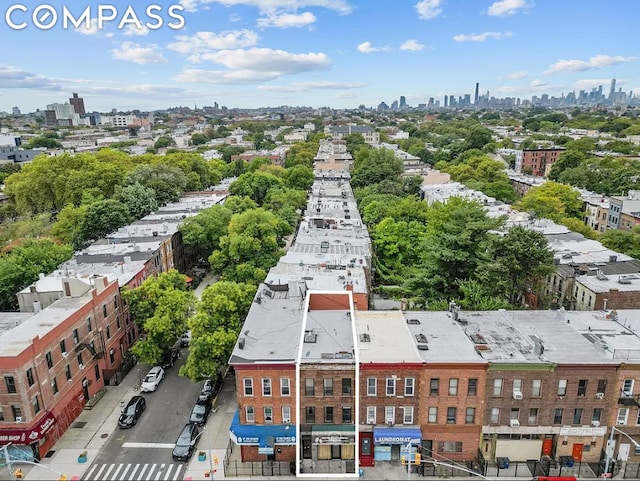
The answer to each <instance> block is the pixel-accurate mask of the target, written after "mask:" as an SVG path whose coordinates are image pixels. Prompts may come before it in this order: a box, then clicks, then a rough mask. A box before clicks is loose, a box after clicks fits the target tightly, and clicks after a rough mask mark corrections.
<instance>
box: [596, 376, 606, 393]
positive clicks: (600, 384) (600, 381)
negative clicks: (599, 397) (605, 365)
mask: <svg viewBox="0 0 640 481" xmlns="http://www.w3.org/2000/svg"><path fill="white" fill-rule="evenodd" d="M596 392H597V393H602V394H604V393H605V392H607V380H606V379H598V390H597V391H596Z"/></svg>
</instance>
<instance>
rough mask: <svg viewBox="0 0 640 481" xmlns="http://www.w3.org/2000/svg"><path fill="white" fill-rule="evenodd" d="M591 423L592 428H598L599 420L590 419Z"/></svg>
mask: <svg viewBox="0 0 640 481" xmlns="http://www.w3.org/2000/svg"><path fill="white" fill-rule="evenodd" d="M591 425H592V426H593V427H594V428H599V427H600V421H591Z"/></svg>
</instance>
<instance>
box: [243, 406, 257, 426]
mask: <svg viewBox="0 0 640 481" xmlns="http://www.w3.org/2000/svg"><path fill="white" fill-rule="evenodd" d="M244 412H245V414H246V416H247V422H248V423H255V422H256V411H255V409H254V408H253V406H247V407H246V408H244Z"/></svg>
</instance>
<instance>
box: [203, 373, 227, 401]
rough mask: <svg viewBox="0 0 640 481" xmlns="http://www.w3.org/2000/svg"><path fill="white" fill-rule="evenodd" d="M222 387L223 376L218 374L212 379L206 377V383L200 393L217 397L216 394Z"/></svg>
mask: <svg viewBox="0 0 640 481" xmlns="http://www.w3.org/2000/svg"><path fill="white" fill-rule="evenodd" d="M221 388H222V376H217V377H215V378H212V379H206V380H205V381H204V384H203V385H202V390H201V391H200V394H202V395H203V396H208V397H211V398H213V397H216V395H217V394H218V393H219V392H220V389H221Z"/></svg>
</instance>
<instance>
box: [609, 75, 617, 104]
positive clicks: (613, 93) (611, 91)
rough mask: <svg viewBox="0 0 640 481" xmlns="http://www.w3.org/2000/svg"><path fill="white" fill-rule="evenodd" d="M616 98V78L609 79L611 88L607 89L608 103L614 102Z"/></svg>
mask: <svg viewBox="0 0 640 481" xmlns="http://www.w3.org/2000/svg"><path fill="white" fill-rule="evenodd" d="M615 98H616V78H615V77H613V78H612V79H611V88H610V89H609V103H610V104H612V105H613V104H614V103H615Z"/></svg>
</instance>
